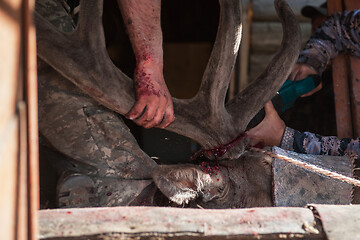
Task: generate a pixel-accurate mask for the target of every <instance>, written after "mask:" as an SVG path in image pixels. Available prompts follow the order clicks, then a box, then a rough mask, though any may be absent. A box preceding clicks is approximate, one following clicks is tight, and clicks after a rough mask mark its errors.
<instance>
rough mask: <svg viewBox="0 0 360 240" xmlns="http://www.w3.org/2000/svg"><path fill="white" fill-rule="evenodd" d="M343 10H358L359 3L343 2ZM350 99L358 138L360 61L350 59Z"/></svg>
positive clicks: (348, 0)
mask: <svg viewBox="0 0 360 240" xmlns="http://www.w3.org/2000/svg"><path fill="white" fill-rule="evenodd" d="M344 3H345V9H346V10H349V11H350V10H353V9H359V8H360V2H359V1H355V0H344ZM349 61H350V67H351V71H350V99H351V106H352V109H351V110H352V117H353V118H352V121H353V131H354V137H358V136H360V82H359V81H360V68H359V66H360V59H358V58H355V57H350V59H349Z"/></svg>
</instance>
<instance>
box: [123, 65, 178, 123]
mask: <svg viewBox="0 0 360 240" xmlns="http://www.w3.org/2000/svg"><path fill="white" fill-rule="evenodd" d="M134 83H135V95H136V103H135V104H134V106H133V107H132V108H131V109H130V111H129V112H128V113H127V114H126V115H125V117H127V118H129V119H131V120H133V121H134V122H135V123H136V124H138V125H140V126H143V127H144V128H152V127H158V128H166V127H167V126H169V125H170V124H171V123H172V122H173V121H174V120H175V116H174V108H173V102H172V98H171V95H170V93H169V90H168V89H167V86H166V83H165V81H164V77H163V73H162V67H160V66H159V64H157V63H155V62H154V61H151V60H147V61H144V62H140V63H138V64H137V66H136V69H135V73H134Z"/></svg>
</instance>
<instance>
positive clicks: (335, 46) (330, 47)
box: [292, 10, 360, 79]
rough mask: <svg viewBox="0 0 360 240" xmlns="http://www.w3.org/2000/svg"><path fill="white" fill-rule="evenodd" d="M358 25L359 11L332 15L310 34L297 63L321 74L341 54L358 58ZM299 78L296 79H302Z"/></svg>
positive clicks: (359, 22)
mask: <svg viewBox="0 0 360 240" xmlns="http://www.w3.org/2000/svg"><path fill="white" fill-rule="evenodd" d="M359 24H360V13H359V10H357V11H351V12H347V11H345V12H342V13H334V14H333V15H331V16H330V17H328V18H327V19H326V20H325V21H324V22H323V23H322V25H320V27H319V28H317V29H316V30H315V32H314V34H312V36H311V38H310V39H309V41H308V42H307V43H306V46H305V48H304V49H303V50H302V51H301V52H300V56H299V58H298V61H297V63H298V64H306V65H308V66H310V67H312V68H313V70H314V71H315V72H317V73H318V74H322V72H323V71H324V70H325V69H326V66H327V65H328V63H329V62H330V60H331V59H333V58H335V57H336V56H337V55H339V54H341V53H347V54H349V55H352V56H355V57H360V35H359V27H360V26H359ZM300 73H301V72H300ZM292 75H293V76H294V74H292ZM301 77H302V78H300V77H298V78H296V79H303V78H304V76H301ZM305 77H306V76H305Z"/></svg>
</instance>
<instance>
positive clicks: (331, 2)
mask: <svg viewBox="0 0 360 240" xmlns="http://www.w3.org/2000/svg"><path fill="white" fill-rule="evenodd" d="M343 5H344V3H343V1H342V0H327V7H328V13H329V15H331V14H333V13H334V12H341V11H343Z"/></svg>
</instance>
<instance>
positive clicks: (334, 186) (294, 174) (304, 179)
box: [273, 147, 353, 207]
mask: <svg viewBox="0 0 360 240" xmlns="http://www.w3.org/2000/svg"><path fill="white" fill-rule="evenodd" d="M273 152H274V153H276V154H280V155H283V156H286V157H290V158H294V159H296V160H300V161H302V162H305V163H310V164H312V165H315V166H317V167H320V168H322V169H326V170H330V171H332V172H336V173H339V174H342V175H345V176H347V177H352V170H353V164H352V161H351V160H350V158H348V157H347V156H325V155H311V154H299V153H294V152H290V151H285V150H283V149H281V148H277V147H275V148H274V149H273ZM273 174H274V183H273V185H274V205H275V206H288V207H289V206H293V207H302V206H305V205H306V204H308V203H314V204H315V203H317V204H338V205H339V204H350V203H351V194H352V185H351V184H348V183H345V182H341V181H339V180H336V179H332V178H330V177H326V176H324V175H321V174H318V173H315V172H312V171H310V170H307V169H304V168H301V167H298V166H296V165H294V164H290V163H288V162H285V161H283V160H280V159H274V162H273Z"/></svg>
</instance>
